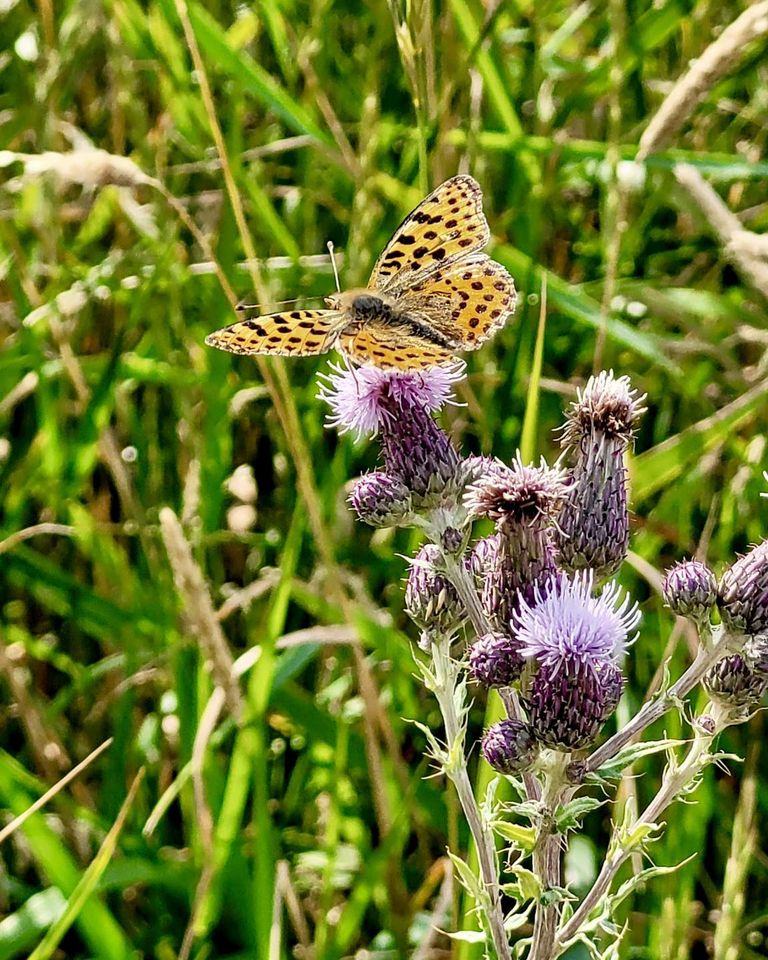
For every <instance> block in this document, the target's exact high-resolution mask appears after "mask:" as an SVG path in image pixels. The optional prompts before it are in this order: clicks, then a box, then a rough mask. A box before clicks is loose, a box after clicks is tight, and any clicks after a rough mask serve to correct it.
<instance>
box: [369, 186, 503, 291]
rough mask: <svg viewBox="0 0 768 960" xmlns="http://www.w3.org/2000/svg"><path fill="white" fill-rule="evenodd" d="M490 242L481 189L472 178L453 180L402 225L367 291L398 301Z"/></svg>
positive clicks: (372, 274) (377, 265)
mask: <svg viewBox="0 0 768 960" xmlns="http://www.w3.org/2000/svg"><path fill="white" fill-rule="evenodd" d="M489 237H490V233H489V230H488V224H487V222H486V219H485V216H484V214H483V194H482V191H481V190H480V187H479V185H478V184H477V182H476V181H475V180H473V179H472V177H468V176H465V175H461V176H458V177H452V178H451V179H450V180H446V181H445V183H441V184H440V186H439V187H437V188H436V189H435V190H433V191H432V193H430V195H429V196H428V197H426V198H425V199H424V200H422V201H421V203H420V204H419V205H418V207H416V209H415V210H413V211H412V212H411V213H409V214H408V216H407V217H406V218H405V220H403V222H402V223H401V224H400V226H399V227H398V228H397V230H396V231H395V233H394V235H393V236H392V239H391V240H390V241H389V243H388V244H387V245H386V247H385V248H384V250H383V251H382V253H381V256H380V257H379V259H378V260H377V261H376V265H375V266H374V268H373V272H372V273H371V279H370V280H369V282H368V286H369V287H371V288H372V289H378V290H382V291H385V292H387V293H390V294H392V295H397V294H398V293H400V292H402V291H404V290H406V289H407V288H409V287H410V286H412V284H413V283H414V282H415V281H418V280H420V279H423V278H424V277H426V276H429V275H431V274H433V273H434V272H435V271H437V270H439V269H440V268H441V267H446V266H449V265H450V264H452V263H454V262H455V261H456V260H459V259H461V258H464V257H467V256H469V255H470V254H472V253H474V252H475V251H477V250H482V248H483V247H484V246H485V245H486V243H487V242H488V240H489Z"/></svg>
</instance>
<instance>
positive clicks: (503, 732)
mask: <svg viewBox="0 0 768 960" xmlns="http://www.w3.org/2000/svg"><path fill="white" fill-rule="evenodd" d="M480 752H481V753H482V755H483V758H484V759H485V760H486V762H487V763H489V764H490V765H491V766H492V767H493V769H494V770H498V772H499V773H504V774H515V773H522V772H523V771H525V770H527V769H529V768H530V767H531V766H532V765H533V762H534V760H535V759H536V740H535V738H534V736H533V734H532V732H531V729H530V727H529V726H528V724H526V723H522V722H521V721H519V720H500V721H499V722H498V723H494V724H493V725H492V726H490V727H488V729H487V730H486V731H485V733H484V734H483V739H482V741H481V742H480Z"/></svg>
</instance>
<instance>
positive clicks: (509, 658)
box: [469, 633, 525, 687]
mask: <svg viewBox="0 0 768 960" xmlns="http://www.w3.org/2000/svg"><path fill="white" fill-rule="evenodd" d="M524 663H525V661H524V660H523V658H522V657H521V656H520V654H519V652H518V644H517V642H516V641H515V640H513V639H512V637H509V636H505V635H504V634H503V633H486V634H485V636H482V637H478V639H477V640H475V642H474V643H473V644H472V647H471V648H470V651H469V673H470V676H471V677H472V678H473V679H474V680H477V681H478V683H481V684H482V685H483V686H484V687H506V686H509V684H510V683H513V682H514V681H515V680H517V678H518V677H519V676H520V674H521V673H522V670H523V666H524Z"/></svg>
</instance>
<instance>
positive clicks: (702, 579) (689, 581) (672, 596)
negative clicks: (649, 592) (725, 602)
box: [662, 560, 717, 623]
mask: <svg viewBox="0 0 768 960" xmlns="http://www.w3.org/2000/svg"><path fill="white" fill-rule="evenodd" d="M662 592H663V594H664V602H665V603H666V604H667V606H668V607H669V609H670V610H671V611H672V612H673V613H675V614H677V616H679V617H688V618H689V619H690V620H693V621H695V622H696V623H703V622H704V621H705V620H708V619H709V614H710V611H711V610H712V608H713V607H714V605H715V604H716V603H717V580H716V579H715V575H714V573H712V571H711V570H710V569H709V567H708V566H707V565H706V564H704V563H701V562H700V561H698V560H683V561H682V562H681V563H676V564H675V565H674V567H670V569H669V570H668V571H667V575H666V577H665V578H664V585H663V588H662Z"/></svg>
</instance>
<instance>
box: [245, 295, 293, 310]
mask: <svg viewBox="0 0 768 960" xmlns="http://www.w3.org/2000/svg"><path fill="white" fill-rule="evenodd" d="M300 299H301V297H294V298H293V300H273V301H272V303H273V305H274V306H276V307H282V306H285V304H286V303H298V302H299V300H300ZM263 309H264V307H263V306H262V305H261V304H260V303H238V305H237V306H236V307H235V310H237V311H238V313H241V312H243V311H244V310H263Z"/></svg>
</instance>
